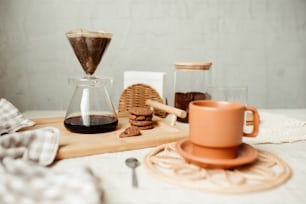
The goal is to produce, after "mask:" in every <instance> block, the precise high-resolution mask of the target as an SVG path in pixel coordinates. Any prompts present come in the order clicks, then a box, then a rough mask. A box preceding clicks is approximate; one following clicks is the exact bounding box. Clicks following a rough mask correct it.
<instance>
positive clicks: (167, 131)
mask: <svg viewBox="0 0 306 204" xmlns="http://www.w3.org/2000/svg"><path fill="white" fill-rule="evenodd" d="M118 119H119V123H118V127H117V129H116V130H115V131H112V132H108V133H100V134H78V133H72V132H70V131H69V130H67V129H66V128H65V126H64V118H63V117H56V118H40V119H32V120H33V121H35V122H36V125H35V126H33V127H31V128H28V129H36V128H41V127H46V126H53V127H56V128H58V129H59V130H60V132H61V137H60V144H59V150H58V152H57V155H56V159H58V160H59V159H67V158H74V157H81V156H88V155H94V154H101V153H109V152H119V151H126V150H133V149H142V148H146V147H154V146H158V145H161V144H165V143H170V142H174V141H177V140H179V139H181V138H184V137H186V136H187V135H188V128H184V127H179V126H176V125H170V122H169V121H167V120H166V119H162V118H160V117H157V116H154V117H153V122H154V128H153V129H150V130H141V134H142V135H140V136H135V137H126V138H120V137H119V135H120V133H121V132H123V131H124V130H125V128H127V127H129V126H130V124H129V121H128V117H126V116H125V117H119V118H118Z"/></svg>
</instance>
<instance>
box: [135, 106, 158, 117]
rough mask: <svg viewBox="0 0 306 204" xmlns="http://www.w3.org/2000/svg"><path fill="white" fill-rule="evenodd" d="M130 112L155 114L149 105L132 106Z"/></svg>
mask: <svg viewBox="0 0 306 204" xmlns="http://www.w3.org/2000/svg"><path fill="white" fill-rule="evenodd" d="M129 112H130V114H133V115H137V116H140V115H142V116H149V115H152V114H153V111H152V110H151V109H150V108H149V107H132V108H130V110H129Z"/></svg>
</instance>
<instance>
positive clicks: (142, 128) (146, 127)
mask: <svg viewBox="0 0 306 204" xmlns="http://www.w3.org/2000/svg"><path fill="white" fill-rule="evenodd" d="M131 126H134V125H131ZM136 127H137V128H138V129H139V130H148V129H152V128H153V127H154V126H153V124H152V125H147V126H136Z"/></svg>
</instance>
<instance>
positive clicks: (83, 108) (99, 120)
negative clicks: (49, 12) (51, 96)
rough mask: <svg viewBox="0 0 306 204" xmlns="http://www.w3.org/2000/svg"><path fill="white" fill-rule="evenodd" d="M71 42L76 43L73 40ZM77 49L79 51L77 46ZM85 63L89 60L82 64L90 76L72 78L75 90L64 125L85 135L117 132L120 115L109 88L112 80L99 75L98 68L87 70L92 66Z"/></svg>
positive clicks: (70, 80)
mask: <svg viewBox="0 0 306 204" xmlns="http://www.w3.org/2000/svg"><path fill="white" fill-rule="evenodd" d="M68 39H69V37H68ZM84 42H85V41H84ZM71 45H72V46H73V44H72V43H71ZM83 46H84V45H83ZM73 49H74V52H75V54H76V50H75V49H76V48H75V47H73ZM104 51H105V48H104V50H103V52H104ZM78 54H80V53H78ZM87 54H88V53H87ZM77 57H78V60H79V61H81V60H82V58H80V57H79V56H78V55H77ZM101 58H102V55H101ZM83 59H84V58H83ZM80 63H81V62H80ZM84 64H85V65H87V64H89V63H81V65H82V66H83V70H84V71H85V73H86V75H85V76H84V77H83V78H70V79H69V83H70V84H72V85H74V86H75V90H74V92H73V95H72V98H71V100H70V104H69V106H68V109H67V112H66V115H65V119H64V125H65V127H66V128H67V129H68V130H70V131H71V132H75V133H83V134H93V133H103V132H109V131H113V130H115V129H116V127H117V125H118V116H117V113H116V112H115V109H114V106H113V104H112V101H111V98H110V96H109V94H108V90H107V87H108V85H110V84H111V83H112V80H111V79H110V78H98V77H95V76H94V75H93V73H94V71H91V72H90V73H88V72H86V70H89V69H86V68H84ZM90 66H92V64H91V65H90ZM91 68H92V67H91ZM96 68H97V67H95V68H94V70H95V69H96ZM90 70H92V69H90Z"/></svg>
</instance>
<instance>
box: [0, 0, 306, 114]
mask: <svg viewBox="0 0 306 204" xmlns="http://www.w3.org/2000/svg"><path fill="white" fill-rule="evenodd" d="M76 28H87V29H91V30H100V29H105V30H107V31H110V32H112V33H113V34H114V37H113V41H112V42H111V44H110V46H109V49H108V51H107V53H106V55H105V57H104V59H103V62H102V63H101V64H100V66H99V70H98V71H97V73H96V74H97V75H105V76H111V77H113V78H114V79H115V84H114V86H113V87H112V88H111V90H110V92H111V94H112V97H113V102H114V103H115V105H116V106H117V102H118V100H119V96H120V94H121V92H122V87H123V84H122V78H123V71H125V70H150V71H164V72H167V73H168V78H167V85H168V86H167V87H168V89H167V93H166V94H167V96H168V98H169V99H170V101H172V96H173V94H172V91H173V90H172V89H173V82H172V81H173V71H174V63H175V62H177V61H212V62H213V63H214V65H213V67H212V71H213V73H212V74H213V76H212V77H213V82H214V83H215V84H222V85H240V84H243V85H248V87H249V104H250V105H254V106H257V107H260V108H280V107H282V108H283V107H285V108H300V107H302V108H305V107H306V91H305V87H306V80H305V78H306V1H305V0H121V1H120V0H0V97H5V98H7V99H8V100H10V101H11V102H13V103H14V104H15V105H17V106H18V107H19V108H20V109H21V110H30V109H66V106H67V103H68V101H69V99H70V96H71V94H72V91H73V90H72V88H71V87H69V86H68V84H67V78H68V77H70V76H81V75H82V69H81V67H80V65H79V64H78V61H77V59H76V58H75V56H74V54H73V52H72V49H71V47H70V45H69V43H68V41H67V39H66V37H65V32H67V31H69V30H72V29H76Z"/></svg>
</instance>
